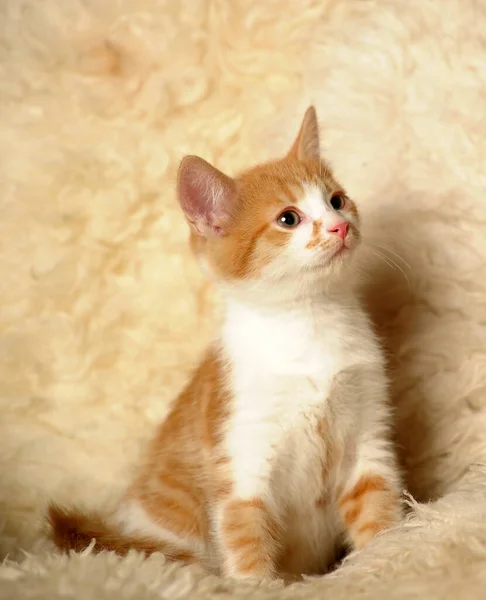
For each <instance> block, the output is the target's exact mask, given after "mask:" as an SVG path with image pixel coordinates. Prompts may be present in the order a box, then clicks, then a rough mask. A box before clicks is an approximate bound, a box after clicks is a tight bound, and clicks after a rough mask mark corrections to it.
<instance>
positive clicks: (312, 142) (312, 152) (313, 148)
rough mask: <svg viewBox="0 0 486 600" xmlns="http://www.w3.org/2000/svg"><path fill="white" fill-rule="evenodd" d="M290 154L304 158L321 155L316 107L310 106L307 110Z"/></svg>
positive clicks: (293, 156) (300, 158)
mask: <svg viewBox="0 0 486 600" xmlns="http://www.w3.org/2000/svg"><path fill="white" fill-rule="evenodd" d="M288 156H291V157H292V158H297V159H298V160H304V159H306V158H317V159H319V158H320V157H321V150H320V145H319V124H318V122H317V113H316V109H315V108H314V107H313V106H309V108H308V109H307V110H306V112H305V115H304V118H303V120H302V125H301V126H300V131H299V133H298V135H297V137H296V139H295V142H294V144H293V146H292V148H291V149H290V152H289V153H288Z"/></svg>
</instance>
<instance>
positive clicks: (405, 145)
mask: <svg viewBox="0 0 486 600" xmlns="http://www.w3.org/2000/svg"><path fill="white" fill-rule="evenodd" d="M0 22H1V25H2V27H1V30H0V115H1V120H0V190H1V195H0V211H1V212H0V215H1V217H0V291H1V295H0V332H1V334H0V335H1V337H0V344H1V345H0V403H1V419H0V548H1V551H2V556H7V555H8V558H7V560H6V561H5V562H4V564H3V566H0V598H1V599H3V598H8V599H13V598H35V599H37V598H39V599H40V598H49V599H55V598H61V597H62V598H81V597H83V598H92V599H96V600H98V599H102V598H114V597H116V598H125V599H127V600H131V599H135V598H137V599H138V598H144V599H151V598H199V597H207V598H209V597H216V596H217V597H219V598H225V597H229V596H234V597H238V596H240V597H247V596H251V597H252V598H257V599H258V600H260V599H261V600H263V599H265V598H269V599H270V598H277V597H278V598H284V597H288V598H321V597H322V598H333V599H336V600H339V599H340V598H346V600H348V599H351V598H352V599H354V598H356V599H361V598H373V599H387V600H388V599H389V598H392V597H393V598H408V597H414V598H428V599H429V598H431V599H435V598H437V599H439V598H440V599H446V598H456V597H460V598H468V599H469V598H484V596H485V593H486V592H485V589H486V502H485V494H486V467H483V466H482V465H483V464H484V461H486V406H485V404H486V403H485V398H486V262H485V251H486V237H485V234H486V199H485V191H486V175H485V170H486V119H485V106H486V91H485V90H486V60H485V56H486V34H485V31H486V3H485V2H480V1H479V0H478V1H476V0H436V1H426V0H416V1H415V2H412V1H410V2H404V1H403V0H396V1H392V0H390V1H386V0H383V1H379V0H302V1H299V2H295V1H293V0H234V1H233V0H231V1H230V0H191V2H178V1H177V0H166V1H165V2H164V1H161V0H44V1H42V2H40V1H38V0H3V1H2V3H1V5H0ZM309 102H315V104H316V106H317V108H318V112H319V116H320V120H321V124H322V132H323V144H324V146H325V150H326V152H327V156H328V157H329V159H330V160H331V161H332V163H333V165H334V167H335V169H336V172H337V174H338V175H339V176H340V177H341V178H342V180H343V181H344V182H345V184H346V186H347V187H348V189H349V191H350V193H352V195H353V196H354V197H355V199H356V200H357V202H358V204H359V206H360V208H361V212H362V214H363V217H364V221H365V228H366V233H367V235H368V236H369V239H372V240H373V243H374V244H375V245H374V246H373V248H374V249H373V250H372V251H370V253H369V259H368V260H367V261H366V264H364V265H363V268H364V269H366V272H367V273H368V274H369V276H368V283H367V289H366V293H367V298H368V300H369V305H370V308H371V310H372V313H373V316H374V318H375V321H376V323H377V326H378V327H379V330H380V332H381V334H382V335H383V339H384V342H385V344H386V346H387V348H388V350H389V355H390V366H391V370H392V374H393V381H394V383H393V401H394V403H395V406H396V416H397V442H398V444H399V448H400V453H401V457H402V460H403V464H404V467H405V469H406V474H407V489H408V491H409V493H410V494H411V497H410V498H411V499H410V504H411V514H410V517H409V520H408V522H407V523H406V524H405V525H404V526H403V527H401V528H400V529H398V530H395V531H392V532H389V533H387V534H385V535H383V536H381V537H379V538H378V539H376V541H375V542H374V543H373V544H372V545H371V546H370V547H369V548H368V549H367V550H365V551H363V552H361V553H359V554H356V555H354V556H351V557H350V559H349V561H348V562H347V563H346V564H345V566H344V567H342V568H341V569H339V570H338V571H336V572H335V573H334V574H332V575H330V576H327V577H323V578H320V579H315V580H312V581H308V582H306V583H304V584H296V585H294V586H291V587H288V588H283V587H282V586H281V585H280V584H279V583H276V584H274V585H262V586H259V587H258V589H255V588H254V587H252V586H251V585H249V584H242V583H239V584H235V583H232V582H230V581H223V580H218V579H217V578H214V577H206V576H204V574H203V573H202V572H201V571H200V570H199V569H197V568H194V569H193V568H183V567H180V566H179V565H169V564H164V559H163V557H162V556H160V555H154V556H153V557H151V558H150V559H149V560H147V561H145V562H142V561H141V559H140V557H139V556H138V555H136V554H133V555H129V556H128V557H127V558H126V559H125V560H120V559H118V558H116V557H115V556H113V555H110V554H107V555H99V556H93V555H90V554H89V553H87V554H86V555H77V556H72V557H69V558H67V557H60V556H59V555H57V554H56V553H55V552H52V549H51V548H49V546H48V545H46V544H45V543H43V542H42V535H41V531H42V529H41V527H42V517H43V514H44V510H45V505H46V503H47V502H48V500H49V499H51V498H54V499H56V500H58V501H60V502H65V501H70V500H76V501H77V502H82V503H83V504H85V505H87V506H90V507H93V508H95V507H98V506H100V507H104V508H108V507H109V506H110V504H111V503H112V502H113V501H114V500H115V499H116V497H117V495H118V494H119V493H120V491H121V490H122V489H123V486H124V485H125V483H126V482H127V480H128V477H129V475H130V472H131V469H132V467H133V465H134V464H135V462H136V458H137V455H138V453H139V451H140V448H141V442H142V441H143V440H145V439H146V438H147V437H148V436H149V435H150V433H151V431H152V428H153V427H154V425H155V424H156V423H157V422H158V421H159V420H160V419H161V418H162V416H163V415H164V413H165V411H166V409H167V403H168V400H169V399H170V398H171V397H172V396H173V394H174V393H175V392H176V391H177V390H178V388H180V386H181V385H182V384H183V382H184V379H185V377H186V375H187V372H188V370H189V369H190V368H191V367H192V366H193V365H194V363H195V361H196V360H197V358H198V355H199V352H200V350H201V349H202V347H203V345H204V344H205V342H206V341H207V339H208V335H209V334H210V332H211V322H210V319H209V316H208V314H209V310H210V308H211V305H212V303H213V296H212V290H211V289H210V288H209V287H208V286H207V285H206V284H205V283H204V282H203V280H202V278H201V276H200V275H199V271H198V269H197V267H196V266H195V264H194V263H193V261H192V258H191V257H190V256H189V253H188V248H187V245H186V236H187V230H186V227H185V225H184V223H183V221H182V218H181V215H180V213H179V211H178V209H177V207H176V203H175V199H174V187H173V184H174V170H175V167H176V166H177V162H178V160H179V159H180V157H181V156H182V154H184V153H186V152H190V153H196V154H200V155H202V156H204V157H205V158H206V159H208V160H212V161H214V162H215V163H216V164H217V165H218V166H220V167H221V168H223V169H228V170H230V171H231V170H233V169H235V168H240V167H243V166H248V165H250V164H252V163H254V162H255V161H257V160H260V159H264V158H268V157H269V156H273V155H274V154H275V153H280V152H281V151H282V149H283V148H284V147H285V148H286V147H287V145H288V144H289V143H290V141H291V139H292V138H293V136H294V134H295V132H296V127H297V125H298V122H299V120H300V118H301V116H302V111H303V109H304V108H305V107H306V106H307V104H308V103H309ZM379 255H382V256H383V257H384V258H382V257H381V256H379ZM387 263H389V264H387ZM393 263H396V265H397V267H395V266H394V264H393ZM25 551H26V552H27V555H26V554H25Z"/></svg>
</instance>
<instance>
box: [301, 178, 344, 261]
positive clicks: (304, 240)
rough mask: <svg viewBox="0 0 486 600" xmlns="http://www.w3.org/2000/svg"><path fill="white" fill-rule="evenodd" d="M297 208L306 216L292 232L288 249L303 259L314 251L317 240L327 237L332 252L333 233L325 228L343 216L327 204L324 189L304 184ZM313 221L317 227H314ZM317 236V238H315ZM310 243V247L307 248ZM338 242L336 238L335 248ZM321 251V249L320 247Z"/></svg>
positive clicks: (328, 227) (327, 199) (338, 221)
mask: <svg viewBox="0 0 486 600" xmlns="http://www.w3.org/2000/svg"><path fill="white" fill-rule="evenodd" d="M297 206H298V208H299V209H300V210H301V211H302V212H303V213H304V214H305V215H306V216H307V217H308V220H306V221H305V222H303V223H301V224H300V225H299V227H297V228H296V229H295V231H293V232H292V239H291V241H290V244H289V249H290V250H291V251H292V252H293V253H294V256H298V258H299V259H300V260H303V261H305V260H306V259H309V258H310V256H311V255H314V254H315V252H316V246H317V242H319V241H320V242H324V241H325V240H326V239H329V241H330V244H329V249H330V253H332V247H333V246H334V244H332V241H333V239H332V238H333V237H334V236H333V234H331V233H329V232H328V231H327V230H328V229H330V228H332V226H333V225H336V224H337V223H340V222H341V221H342V220H343V217H342V216H341V215H340V214H339V213H337V212H336V211H335V210H334V209H333V208H332V206H331V205H330V204H329V198H328V197H327V194H326V192H325V191H324V190H322V189H321V188H320V187H317V186H314V185H304V194H303V195H302V196H301V199H300V200H299V202H298V204H297ZM315 223H317V224H318V227H317V228H316V227H315V225H314V224H315ZM316 237H317V239H316ZM309 244H310V246H311V247H310V248H309ZM339 244H340V242H339V241H338V240H337V239H336V248H337V246H338V245H339ZM321 251H322V249H321Z"/></svg>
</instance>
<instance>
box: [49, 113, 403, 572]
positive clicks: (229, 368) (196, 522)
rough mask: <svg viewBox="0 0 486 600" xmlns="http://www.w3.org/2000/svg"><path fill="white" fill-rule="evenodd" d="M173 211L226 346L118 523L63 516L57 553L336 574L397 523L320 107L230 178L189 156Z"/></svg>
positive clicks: (373, 356)
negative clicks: (278, 150) (215, 301)
mask: <svg viewBox="0 0 486 600" xmlns="http://www.w3.org/2000/svg"><path fill="white" fill-rule="evenodd" d="M178 195H179V201H180V204H181V208H182V210H183V212H184V214H185V216H186V218H187V221H188V224H189V226H190V230H191V239H190V242H191V247H192V249H193V251H194V253H195V254H196V256H197V257H198V258H199V259H200V261H201V263H202V266H203V268H204V269H205V270H206V271H207V272H208V273H209V274H210V275H211V277H212V278H213V279H214V280H215V281H216V283H217V284H218V285H219V286H220V287H221V290H222V292H223V297H224V301H225V305H224V307H225V310H224V319H223V324H222V326H221V330H220V332H219V335H218V336H217V341H216V342H215V343H214V344H212V345H211V347H210V348H209V350H208V351H207V353H206V355H205V357H204V359H203V360H202V362H201V364H200V366H199V367H198V369H197V370H196V371H195V373H194V375H193V377H192V378H191V380H190V381H189V382H188V384H187V385H186V387H185V389H184V390H183V391H182V392H181V394H180V395H179V397H178V398H177V399H176V400H175V402H174V404H173V406H172V408H171V410H170V412H169V414H168V416H167V418H166V419H165V420H164V422H163V423H162V424H161V425H160V427H159V429H158V431H157V434H156V435H155V437H154V439H153V440H152V441H151V443H150V445H149V447H148V450H147V453H146V457H145V459H144V461H143V463H142V464H141V466H140V469H139V471H138V473H137V477H136V478H135V480H134V481H133V483H132V484H131V485H130V487H129V489H128V490H127V492H126V494H125V496H124V498H123V501H122V502H121V504H120V506H119V508H118V510H117V511H116V513H115V514H114V515H113V516H112V518H110V519H106V520H105V519H102V518H101V517H100V516H97V515H92V514H84V513H83V512H82V511H79V510H77V509H73V510H69V509H66V508H60V507H58V506H56V505H52V506H51V508H50V511H49V523H50V527H51V537H52V539H53V541H54V542H55V543H56V545H57V546H58V547H59V548H60V549H61V550H63V551H67V550H69V549H73V550H75V551H80V550H82V549H84V548H86V547H87V546H89V545H90V543H91V541H92V540H93V539H94V540H95V546H94V551H95V552H99V551H102V550H109V551H114V552H117V553H119V554H124V553H126V552H127V550H128V549H130V548H134V549H137V550H139V551H141V552H144V553H145V554H150V553H152V552H156V551H160V552H163V553H164V554H165V555H166V556H167V557H168V558H169V559H171V560H181V561H184V562H187V563H190V562H195V561H197V562H201V563H202V564H204V565H205V566H206V567H207V568H208V569H212V570H215V571H219V572H221V573H223V574H225V575H230V576H234V577H257V578H274V577H277V576H280V575H283V574H288V575H290V576H295V577H298V576H300V575H301V574H303V573H308V574H312V573H322V572H325V570H326V569H327V568H329V565H330V564H331V563H332V562H333V561H334V560H335V559H336V557H337V556H338V553H339V544H340V540H341V539H342V537H343V535H345V534H346V535H347V537H348V539H349V541H350V543H351V545H352V546H353V547H356V548H362V547H364V546H365V545H366V544H367V543H368V542H369V541H370V540H371V539H372V538H373V536H374V535H375V534H376V533H378V532H379V531H382V530H383V529H385V528H387V527H389V526H391V525H392V524H393V523H395V522H396V521H397V520H398V519H399V518H400V504H399V486H400V477H399V474H398V470H397V468H396V461H395V457H394V450H393V448H392V447H391V445H390V443H389V441H388V438H389V425H390V419H389V416H388V411H387V391H386V390H387V382H386V376H385V369H384V361H383V356H382V352H381V349H380V347H379V344H378V342H377V340H376V339H375V338H374V334H373V332H372V330H371V328H370V327H369V323H368V319H367V317H366V315H365V314H364V312H363V311H362V309H361V307H360V305H359V303H358V301H357V300H356V296H355V295H354V292H353V290H352V287H351V286H350V278H352V273H353V271H352V270H349V269H347V265H348V264H350V262H351V260H352V256H353V253H354V249H355V247H356V246H357V245H358V243H359V241H360V230H359V217H358V211H357V209H356V206H355V204H354V203H353V202H352V201H351V200H350V199H349V198H348V197H347V195H346V193H345V191H344V190H343V188H342V186H341V185H340V184H339V183H338V182H337V181H336V180H335V178H334V177H333V175H332V173H331V171H330V169H329V168H328V166H327V165H326V164H325V163H324V162H323V161H322V159H321V158H320V154H319V136H318V127H317V118H316V113H315V111H314V109H313V108H310V109H309V110H308V111H307V113H306V115H305V117H304V120H303V123H302V126H301V129H300V131H299V134H298V136H297V138H296V140H295V142H294V144H293V146H292V148H291V150H290V152H288V153H287V155H285V156H284V157H283V158H282V159H280V160H276V161H273V162H271V163H267V164H265V165H261V166H257V167H255V168H253V169H251V170H249V171H247V172H246V173H243V174H242V175H240V176H239V177H237V178H235V179H233V178H230V177H228V176H227V175H225V174H223V173H221V172H220V171H218V170H217V169H215V168H214V167H213V166H211V165H209V164H208V163H206V162H205V161H204V160H203V159H200V158H198V157H186V158H185V159H184V160H183V161H182V163H181V166H180V169H179V178H178ZM289 211H290V212H289ZM343 222H344V223H345V224H346V227H347V230H345V234H344V235H342V234H341V233H340V231H342V230H340V229H336V227H337V225H342V223H343ZM343 231H344V230H343ZM363 432H366V433H367V434H368V435H367V436H365V437H364V436H363V435H362V434H363ZM364 439H366V440H367V441H363V440H364Z"/></svg>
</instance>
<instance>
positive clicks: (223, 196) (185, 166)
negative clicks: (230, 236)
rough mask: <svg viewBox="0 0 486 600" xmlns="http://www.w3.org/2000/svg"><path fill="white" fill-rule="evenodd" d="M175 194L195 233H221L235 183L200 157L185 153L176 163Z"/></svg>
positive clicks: (234, 193) (234, 200)
mask: <svg viewBox="0 0 486 600" xmlns="http://www.w3.org/2000/svg"><path fill="white" fill-rule="evenodd" d="M177 195H178V198H179V203H180V205H181V208H182V210H183V211H184V214H185V216H186V219H187V221H188V222H189V225H190V226H191V228H192V229H193V230H194V231H195V233H198V234H199V235H203V236H205V237H209V236H211V235H221V234H222V233H223V232H224V228H225V225H226V223H227V221H228V217H229V216H230V214H231V211H232V209H233V207H234V205H235V202H236V184H235V182H234V180H233V179H231V177H228V176H227V175H225V174H224V173H222V172H221V171H219V170H218V169H216V168H215V167H213V166H212V165H210V164H209V163H208V162H206V161H205V160H204V159H202V158H199V157H198V156H185V157H184V158H183V159H182V162H181V164H180V166H179V172H178V176H177Z"/></svg>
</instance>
